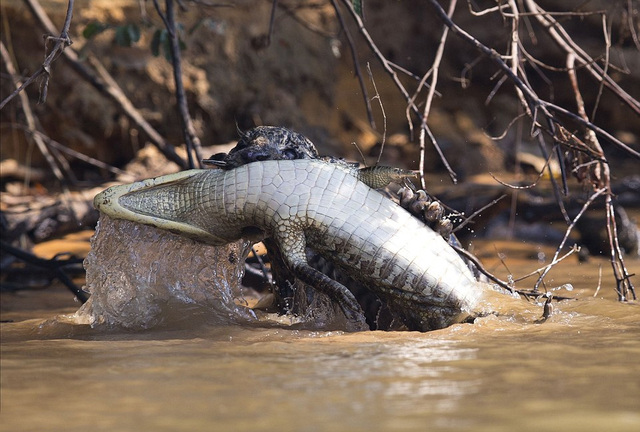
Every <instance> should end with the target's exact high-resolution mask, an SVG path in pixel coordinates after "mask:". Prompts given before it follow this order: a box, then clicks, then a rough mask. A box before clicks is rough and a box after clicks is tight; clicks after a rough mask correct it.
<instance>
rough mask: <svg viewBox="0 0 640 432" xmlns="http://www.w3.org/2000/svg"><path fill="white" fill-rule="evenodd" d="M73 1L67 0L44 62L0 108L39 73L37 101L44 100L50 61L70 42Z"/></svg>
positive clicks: (0, 104)
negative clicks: (64, 14)
mask: <svg viewBox="0 0 640 432" xmlns="http://www.w3.org/2000/svg"><path fill="white" fill-rule="evenodd" d="M30 1H36V0H30ZM73 1H74V0H69V3H68V4H67V14H66V16H65V19H64V24H63V25H62V31H61V32H60V36H58V37H57V38H53V39H55V41H56V43H55V45H54V46H53V49H52V50H51V51H50V52H49V54H47V55H46V58H45V59H44V62H43V63H42V65H41V66H40V68H39V69H38V70H37V71H36V72H35V73H34V74H33V75H31V76H30V77H29V79H27V80H26V81H25V82H24V84H22V85H20V86H17V88H16V90H15V91H14V92H13V93H11V94H10V95H9V96H7V97H6V98H5V99H4V100H3V101H2V102H1V103H0V110H1V109H2V108H3V107H4V106H5V105H6V104H7V103H8V102H9V101H10V100H11V99H13V98H14V97H15V96H16V95H17V94H18V93H20V92H22V90H23V89H25V88H26V87H27V86H29V85H30V84H32V83H33V82H34V81H35V80H36V79H38V78H39V77H40V76H41V75H44V79H43V82H42V85H41V89H42V92H41V94H40V98H39V103H44V102H45V100H46V99H47V89H48V87H49V78H50V77H51V63H53V61H54V60H55V59H57V58H58V57H59V56H60V53H62V52H64V49H65V48H66V47H68V46H69V45H71V43H72V42H71V39H70V38H69V27H70V26H71V18H72V17H73ZM54 32H55V31H54ZM54 32H51V34H54ZM46 41H47V42H48V41H49V38H47V39H46Z"/></svg>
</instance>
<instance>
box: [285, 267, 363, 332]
mask: <svg viewBox="0 0 640 432" xmlns="http://www.w3.org/2000/svg"><path fill="white" fill-rule="evenodd" d="M291 270H292V271H293V273H294V275H295V276H296V277H297V278H298V279H300V280H301V281H302V282H304V283H306V284H308V285H311V286H312V287H313V288H314V289H316V290H318V291H320V292H322V293H325V294H326V295H328V296H329V297H330V298H331V300H333V301H335V302H337V303H338V305H340V308H341V309H342V312H344V314H345V316H346V317H347V318H348V319H349V320H351V321H354V322H359V321H362V319H363V318H362V317H363V316H364V311H363V310H362V308H361V307H360V304H358V301H357V300H356V298H355V296H354V295H353V294H352V293H351V291H349V290H348V289H347V287H345V286H344V285H342V284H340V283H338V282H336V281H334V280H333V279H331V278H330V277H329V276H327V275H325V274H324V273H321V272H319V271H318V270H316V269H314V268H313V267H311V266H310V265H309V264H307V263H306V262H302V261H298V262H296V263H294V264H293V265H292V268H291Z"/></svg>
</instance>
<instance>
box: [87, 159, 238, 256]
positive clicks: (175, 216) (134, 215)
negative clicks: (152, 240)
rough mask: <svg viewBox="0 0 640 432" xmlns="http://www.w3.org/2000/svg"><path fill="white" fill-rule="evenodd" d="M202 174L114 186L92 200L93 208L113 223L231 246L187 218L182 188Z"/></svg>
mask: <svg viewBox="0 0 640 432" xmlns="http://www.w3.org/2000/svg"><path fill="white" fill-rule="evenodd" d="M202 172H203V170H190V171H183V172H180V173H176V174H169V175H165V176H160V177H156V178H153V179H147V180H143V181H139V182H135V183H130V184H125V185H120V186H112V187H110V188H108V189H106V190H104V191H103V192H101V193H99V194H98V195H96V196H95V198H94V199H93V206H94V207H95V208H96V209H97V210H99V211H100V212H101V213H104V214H106V215H107V216H109V217H111V218H114V219H125V220H128V221H132V222H137V223H141V224H144V225H152V226H155V227H157V228H161V229H164V230H168V231H170V232H172V233H174V234H178V235H182V236H185V237H189V238H192V239H194V240H197V241H200V242H204V243H209V244H213V245H223V244H227V243H229V241H228V240H225V239H222V238H220V237H218V236H216V235H214V234H212V233H210V232H208V231H206V230H204V229H202V228H200V227H198V226H195V225H194V224H192V223H190V222H189V221H188V220H187V218H185V217H184V214H185V206H184V202H180V201H181V200H176V199H175V197H176V196H179V194H180V192H179V191H177V189H180V186H184V184H185V183H189V182H191V181H193V180H194V178H196V177H197V176H198V175H200V174H201V173H202Z"/></svg>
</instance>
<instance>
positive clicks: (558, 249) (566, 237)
mask: <svg viewBox="0 0 640 432" xmlns="http://www.w3.org/2000/svg"><path fill="white" fill-rule="evenodd" d="M606 192H607V188H602V189H598V190H597V191H595V192H594V193H593V194H592V195H591V196H590V197H589V199H588V200H587V201H586V202H585V203H584V205H583V206H582V208H581V209H580V211H579V212H578V214H577V215H576V217H575V218H573V220H572V221H571V224H570V225H569V226H568V227H567V230H566V231H565V233H564V237H563V238H562V241H561V242H560V244H559V245H558V247H557V248H556V252H555V253H554V254H553V259H552V260H551V262H555V261H556V259H557V258H558V255H560V251H561V250H562V248H563V247H564V245H565V243H566V242H567V240H568V239H569V234H571V231H572V230H573V227H574V226H575V225H576V223H577V222H578V221H579V220H580V218H581V217H582V215H583V214H584V212H585V211H587V209H588V208H589V206H590V205H591V203H592V202H593V201H595V199H596V198H598V197H599V196H600V195H602V194H604V193H606ZM549 270H551V267H547V268H546V269H545V270H544V272H542V274H541V275H540V277H539V278H538V281H537V282H536V284H535V285H534V287H533V290H534V291H537V290H538V287H539V286H540V283H542V279H544V277H545V276H546V275H547V273H549Z"/></svg>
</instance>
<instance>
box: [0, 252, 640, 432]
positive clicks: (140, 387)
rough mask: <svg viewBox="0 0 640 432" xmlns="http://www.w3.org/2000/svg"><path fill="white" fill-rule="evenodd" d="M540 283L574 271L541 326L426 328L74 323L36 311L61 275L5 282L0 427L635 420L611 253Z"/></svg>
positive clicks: (630, 363)
mask: <svg viewBox="0 0 640 432" xmlns="http://www.w3.org/2000/svg"><path fill="white" fill-rule="evenodd" d="M495 250H500V251H501V252H503V253H504V254H505V260H506V263H507V265H508V267H509V270H510V271H511V272H513V274H515V275H521V274H526V273H528V272H529V271H531V270H532V269H535V268H536V267H538V266H539V265H540V264H539V262H538V259H539V258H541V257H542V256H543V255H545V254H546V257H547V259H548V257H549V256H550V255H549V254H552V250H550V249H544V248H541V247H538V246H536V245H524V246H523V245H520V244H518V243H514V242H485V243H479V244H478V248H477V249H476V253H478V254H479V255H481V256H483V258H484V260H485V263H487V265H488V266H489V267H491V268H493V269H494V271H495V272H496V273H498V274H500V275H501V276H504V275H505V274H506V270H504V268H503V266H502V265H501V264H499V260H497V259H495V258H492V256H495ZM534 258H535V259H534ZM628 264H629V267H630V270H631V272H633V273H636V274H637V273H640V263H639V262H638V260H637V259H634V260H630V261H629V262H628ZM600 268H602V280H603V283H602V286H601V287H600V290H599V292H598V294H597V295H596V296H595V297H594V293H595V291H596V288H597V286H598V280H599V273H600ZM548 281H549V282H550V285H553V286H560V285H562V284H564V283H568V282H570V283H572V284H573V286H574V290H573V291H571V292H566V291H565V292H564V294H567V295H569V296H571V297H574V298H576V299H577V300H572V301H565V302H560V303H558V304H556V307H555V310H554V313H553V315H552V316H551V318H550V319H549V320H547V321H546V322H545V323H543V324H535V323H523V322H515V321H512V320H509V319H507V318H498V317H487V318H482V319H479V320H477V322H476V323H474V324H460V325H454V326H452V327H449V328H447V329H444V330H439V331H434V332H430V333H417V332H359V333H346V332H341V331H331V332H329V331H310V330H293V329H288V328H283V327H277V326H273V325H270V326H262V327H261V326H248V325H239V324H229V325H213V324H211V323H202V322H199V320H198V318H197V316H196V317H194V318H193V320H192V321H189V320H187V324H186V325H182V326H181V327H180V328H162V329H151V330H145V331H135V332H132V331H122V330H120V331H118V330H113V329H111V330H106V331H105V330H95V329H90V328H85V329H83V330H81V331H78V330H77V329H74V328H69V327H65V326H59V325H58V326H51V325H47V324H46V320H50V319H51V318H52V317H55V316H56V315H58V314H63V313H71V312H73V311H74V310H75V309H76V308H77V304H74V303H73V302H72V301H71V298H70V295H69V294H67V292H66V291H64V290H63V289H61V288H54V289H50V290H47V291H37V292H28V293H27V292H21V293H17V294H3V296H2V320H3V321H4V320H11V321H12V322H3V323H2V325H1V331H2V344H1V363H0V366H1V408H2V410H1V413H0V430H2V431H7V432H9V431H80V430H82V431H87V430H90V431H244V430H247V431H249V430H251V431H272V430H279V431H341V430H343V431H427V430H429V431H433V430H436V431H438V430H454V431H458V430H474V431H485V430H486V431H489V430H491V431H496V430H497V431H500V430H505V431H507V430H508V431H512V430H518V431H529V430H530V431H534V430H535V431H542V430H548V431H591V430H592V431H601V430H607V431H638V430H640V365H639V363H640V362H639V360H640V306H639V305H638V304H637V303H627V304H621V303H618V302H617V301H615V292H614V290H613V288H612V282H611V278H610V270H609V266H608V262H607V261H606V260H600V259H592V260H591V261H590V262H588V263H586V264H579V263H578V262H577V260H575V259H573V258H571V259H569V260H567V261H565V262H564V263H563V264H562V265H560V266H557V267H556V268H555V269H554V270H553V271H552V272H551V274H550V275H549V278H548ZM636 285H638V281H637V278H636ZM183 324H184V323H183Z"/></svg>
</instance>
